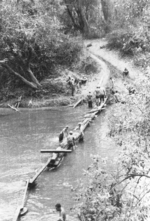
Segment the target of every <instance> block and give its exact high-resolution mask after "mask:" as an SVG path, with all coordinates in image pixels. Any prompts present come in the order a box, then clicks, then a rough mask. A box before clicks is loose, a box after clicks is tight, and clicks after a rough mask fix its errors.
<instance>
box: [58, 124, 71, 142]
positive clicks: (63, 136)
mask: <svg viewBox="0 0 150 221" xmlns="http://www.w3.org/2000/svg"><path fill="white" fill-rule="evenodd" d="M68 128H69V127H68V126H66V127H65V128H64V129H63V130H62V131H61V132H60V134H59V143H62V141H63V139H64V138H65V137H67V136H68Z"/></svg>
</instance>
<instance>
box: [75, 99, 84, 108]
mask: <svg viewBox="0 0 150 221" xmlns="http://www.w3.org/2000/svg"><path fill="white" fill-rule="evenodd" d="M82 101H83V98H81V99H80V100H78V101H77V102H76V103H75V105H74V106H73V108H76V107H77V106H79V104H80V103H81V102H82Z"/></svg>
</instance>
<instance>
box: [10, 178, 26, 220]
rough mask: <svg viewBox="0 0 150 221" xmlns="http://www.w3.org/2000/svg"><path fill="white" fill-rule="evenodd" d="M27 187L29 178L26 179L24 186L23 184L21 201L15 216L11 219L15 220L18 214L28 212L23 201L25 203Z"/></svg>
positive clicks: (21, 214)
mask: <svg viewBox="0 0 150 221" xmlns="http://www.w3.org/2000/svg"><path fill="white" fill-rule="evenodd" d="M28 187H29V180H27V183H26V186H25V190H24V195H23V199H22V203H21V206H19V207H18V208H17V211H16V214H15V217H14V219H13V221H17V220H18V218H19V216H23V215H25V214H26V213H27V212H28V209H27V208H26V207H24V205H25V203H26V195H27V190H28Z"/></svg>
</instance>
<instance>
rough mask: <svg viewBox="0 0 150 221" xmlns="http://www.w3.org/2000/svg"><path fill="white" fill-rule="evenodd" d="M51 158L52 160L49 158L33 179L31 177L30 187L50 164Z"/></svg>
mask: <svg viewBox="0 0 150 221" xmlns="http://www.w3.org/2000/svg"><path fill="white" fill-rule="evenodd" d="M50 160H51V158H49V159H48V160H47V162H46V163H45V164H44V166H43V167H42V168H41V169H40V170H39V171H38V172H37V173H36V174H35V176H34V177H33V178H32V179H30V181H29V186H30V187H31V186H32V185H33V184H34V182H35V181H36V179H37V178H38V177H39V176H40V174H41V173H42V172H43V170H44V169H45V168H46V167H47V166H48V164H49V163H50Z"/></svg>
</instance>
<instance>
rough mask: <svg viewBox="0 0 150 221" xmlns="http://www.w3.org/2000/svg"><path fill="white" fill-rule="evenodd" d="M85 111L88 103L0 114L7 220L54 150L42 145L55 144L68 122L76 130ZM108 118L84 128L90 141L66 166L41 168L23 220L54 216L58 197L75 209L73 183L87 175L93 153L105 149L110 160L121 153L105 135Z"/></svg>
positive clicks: (0, 171)
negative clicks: (74, 107)
mask: <svg viewBox="0 0 150 221" xmlns="http://www.w3.org/2000/svg"><path fill="white" fill-rule="evenodd" d="M83 113H85V108H77V109H72V108H67V109H66V108H62V109H51V110H49V109H46V110H32V111H31V110H26V111H22V112H21V113H15V112H12V114H8V115H7V116H4V117H2V116H1V117H0V124H1V127H0V205H1V207H0V217H1V219H2V220H3V221H6V220H7V221H8V220H12V217H13V216H14V214H15V210H16V208H17V206H18V205H19V203H20V202H21V200H22V196H23V189H24V188H25V180H27V179H28V178H31V177H33V176H34V174H35V171H36V170H37V169H39V168H40V167H41V166H42V165H43V163H44V162H46V160H47V158H48V156H49V155H48V154H41V153H40V149H42V148H55V147H56V146H57V145H58V133H59V132H60V131H61V130H62V128H64V126H66V125H68V126H69V128H71V129H73V128H74V127H75V126H76V125H77V123H78V122H80V121H81V120H82V118H83ZM0 114H1V113H0ZM105 118H106V116H105V115H104V114H102V115H101V116H100V117H98V118H97V120H96V121H94V122H93V123H92V125H91V128H92V129H91V128H89V129H88V130H87V131H86V133H85V143H83V144H80V145H78V147H77V148H76V150H75V151H74V152H73V153H71V154H68V155H67V157H66V158H65V159H64V161H63V163H62V165H61V167H59V168H58V169H57V170H55V171H52V172H49V171H44V172H43V173H42V175H41V176H40V177H39V178H38V180H37V187H36V189H35V190H34V191H30V193H29V197H28V201H27V207H28V208H29V212H28V213H27V215H26V216H25V217H23V218H22V219H21V220H25V221H29V220H30V221H31V220H32V221H34V220H35V221H44V220H49V221H50V220H53V221H55V217H53V215H52V214H51V212H50V211H51V209H53V208H54V205H55V204H56V203H58V202H59V203H62V205H63V206H64V207H65V209H66V211H67V213H70V209H71V208H72V206H73V205H74V202H73V199H72V195H71V188H70V187H71V186H72V185H73V186H75V185H76V184H77V180H78V179H80V178H82V177H83V175H82V173H83V169H86V168H87V167H88V165H89V164H90V163H91V157H90V155H91V154H100V156H101V157H102V158H103V157H107V156H108V157H109V158H110V159H112V158H113V157H114V156H115V155H116V154H115V152H114V146H113V145H112V144H111V145H109V140H108V139H106V137H105V131H106V130H107V124H105V123H104V122H105V120H106V119H105ZM102 122H103V124H102ZM116 151H117V150H116ZM108 153H109V155H108ZM110 165H111V162H110ZM110 168H111V167H110ZM44 217H45V219H44Z"/></svg>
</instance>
